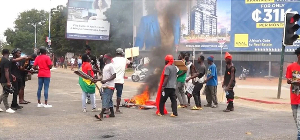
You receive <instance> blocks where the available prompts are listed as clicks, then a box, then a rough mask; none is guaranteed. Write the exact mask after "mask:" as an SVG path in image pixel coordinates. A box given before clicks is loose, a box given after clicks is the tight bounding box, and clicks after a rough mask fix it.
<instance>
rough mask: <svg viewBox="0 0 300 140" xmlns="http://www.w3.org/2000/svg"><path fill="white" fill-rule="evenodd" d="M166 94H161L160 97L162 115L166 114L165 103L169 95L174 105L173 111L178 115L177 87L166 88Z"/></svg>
mask: <svg viewBox="0 0 300 140" xmlns="http://www.w3.org/2000/svg"><path fill="white" fill-rule="evenodd" d="M164 92H165V95H163V94H162V95H161V97H160V102H159V112H160V114H161V115H164V106H165V103H166V101H167V99H168V97H170V100H171V107H172V112H173V114H174V115H175V116H177V115H178V113H177V100H176V98H177V97H176V94H175V89H174V88H165V90H164Z"/></svg>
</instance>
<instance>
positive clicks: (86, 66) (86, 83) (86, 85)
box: [79, 62, 96, 94]
mask: <svg viewBox="0 0 300 140" xmlns="http://www.w3.org/2000/svg"><path fill="white" fill-rule="evenodd" d="M80 70H82V71H83V72H84V73H87V71H88V70H91V74H92V76H94V72H93V71H92V66H91V64H90V63H85V62H84V63H83V64H82V67H81V68H80ZM79 85H80V87H81V89H82V91H83V92H85V93H89V94H94V93H95V88H96V85H95V84H94V83H92V82H91V80H89V79H84V78H82V77H79Z"/></svg>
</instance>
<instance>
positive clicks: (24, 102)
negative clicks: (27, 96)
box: [19, 101, 28, 104]
mask: <svg viewBox="0 0 300 140" xmlns="http://www.w3.org/2000/svg"><path fill="white" fill-rule="evenodd" d="M19 104H28V102H26V101H23V102H19Z"/></svg>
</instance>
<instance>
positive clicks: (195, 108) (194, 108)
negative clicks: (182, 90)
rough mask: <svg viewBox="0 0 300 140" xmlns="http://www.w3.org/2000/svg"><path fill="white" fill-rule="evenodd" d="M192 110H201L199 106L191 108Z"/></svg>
mask: <svg viewBox="0 0 300 140" xmlns="http://www.w3.org/2000/svg"><path fill="white" fill-rule="evenodd" d="M191 110H200V108H198V107H197V106H194V107H192V108H191Z"/></svg>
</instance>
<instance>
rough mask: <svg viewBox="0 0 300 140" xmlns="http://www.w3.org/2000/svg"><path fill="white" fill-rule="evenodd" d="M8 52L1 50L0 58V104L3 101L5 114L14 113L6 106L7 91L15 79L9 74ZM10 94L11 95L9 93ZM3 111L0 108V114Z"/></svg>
mask: <svg viewBox="0 0 300 140" xmlns="http://www.w3.org/2000/svg"><path fill="white" fill-rule="evenodd" d="M9 54H10V53H9V50H8V49H3V50H2V58H1V62H0V68H1V71H0V72H1V74H0V82H1V85H2V87H3V92H2V94H1V96H0V104H1V102H2V101H3V104H4V107H5V112H7V113H15V111H14V110H12V109H11V108H10V107H9V105H8V99H7V98H8V95H9V93H11V92H9V90H7V89H11V87H12V86H11V81H12V80H13V79H15V78H13V77H12V76H13V75H12V74H11V62H10V60H9ZM11 94H12V93H11ZM2 111H3V110H2V109H1V108H0V112H2Z"/></svg>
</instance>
